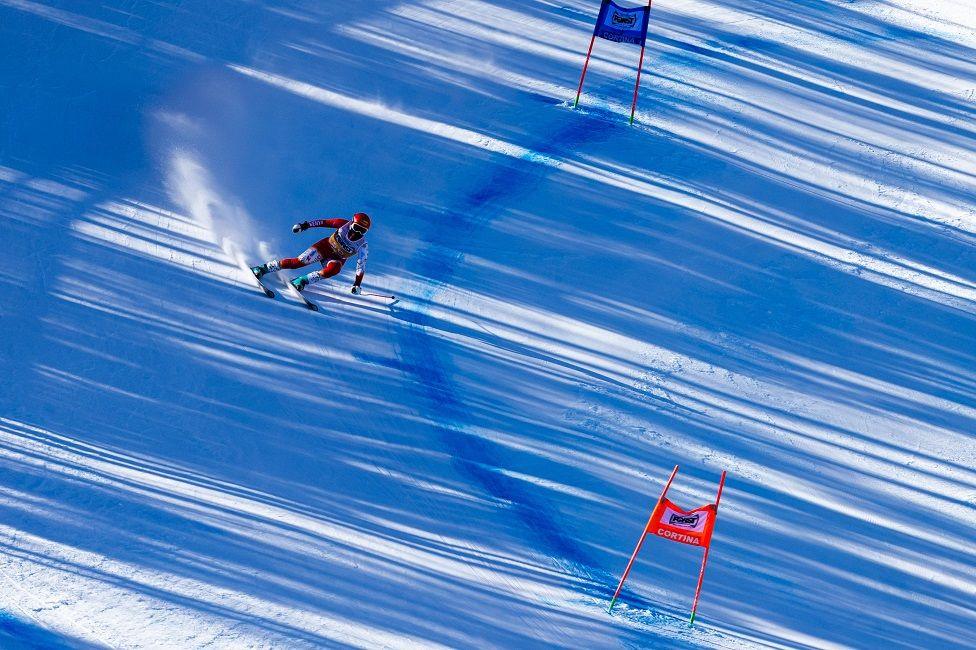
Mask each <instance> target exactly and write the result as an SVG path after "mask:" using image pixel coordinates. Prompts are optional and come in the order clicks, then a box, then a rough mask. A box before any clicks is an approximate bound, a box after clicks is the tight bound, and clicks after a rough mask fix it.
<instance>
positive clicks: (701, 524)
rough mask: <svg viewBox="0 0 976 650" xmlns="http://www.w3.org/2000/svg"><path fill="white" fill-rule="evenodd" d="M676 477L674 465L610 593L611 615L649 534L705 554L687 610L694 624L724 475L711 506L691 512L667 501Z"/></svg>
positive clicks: (609, 610) (676, 470) (676, 467)
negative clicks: (693, 594) (697, 549)
mask: <svg viewBox="0 0 976 650" xmlns="http://www.w3.org/2000/svg"><path fill="white" fill-rule="evenodd" d="M677 473H678V466H677V465H675V466H674V469H673V470H671V476H669V477H668V482H667V483H665V484H664V489H663V490H662V491H661V496H659V497H658V499H657V503H656V504H655V505H654V509H653V510H652V511H651V516H650V517H649V518H648V520H647V524H645V526H644V531H643V532H642V533H641V536H640V539H638V540H637V546H636V547H635V548H634V552H633V553H631V554H630V560H629V561H628V562H627V568H625V569H624V574H623V575H622V576H621V577H620V582H619V583H618V584H617V590H616V591H615V592H613V598H612V599H611V600H610V607H609V608H607V611H608V612H611V613H612V612H613V605H614V603H616V602H617V598H618V597H619V596H620V591H621V590H622V589H623V588H624V582H625V581H626V580H627V576H628V575H630V569H631V568H632V567H633V566H634V560H636V559H637V554H638V553H640V550H641V547H642V546H643V545H644V540H645V539H647V536H648V535H649V534H653V535H657V536H658V537H663V538H665V539H670V540H671V541H673V542H680V543H681V544H689V545H691V546H700V547H702V548H704V549H705V553H704V554H703V555H702V563H701V569H700V570H699V571H698V586H697V587H695V600H694V602H693V603H692V606H691V621H690V624H691V625H694V623H695V612H697V611H698V598H699V596H701V588H702V581H703V580H704V579H705V565H706V564H707V563H708V550H709V547H710V545H711V543H712V531H713V530H714V529H715V519H716V518H717V517H718V502H719V501H721V500H722V488H723V487H724V486H725V472H724V471H723V472H722V478H720V479H719V481H718V493H717V494H716V495H715V503H709V504H708V505H704V506H701V507H700V508H695V509H694V510H683V509H682V508H680V507H678V506H676V505H675V504H674V502H673V501H671V500H670V499H668V488H670V487H671V482H672V481H673V480H674V477H675V475H676V474H677Z"/></svg>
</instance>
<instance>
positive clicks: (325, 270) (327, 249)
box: [251, 212, 369, 295]
mask: <svg viewBox="0 0 976 650" xmlns="http://www.w3.org/2000/svg"><path fill="white" fill-rule="evenodd" d="M309 228H335V229H336V231H335V232H334V233H332V234H331V235H330V236H328V237H326V238H325V239H320V240H319V241H317V242H315V243H314V244H312V246H311V248H309V249H308V250H306V251H305V252H304V253H302V254H301V255H299V256H298V257H286V258H284V259H280V260H270V261H268V262H265V263H264V264H262V265H261V266H252V267H251V272H253V273H254V275H255V276H256V277H257V278H258V280H260V279H261V277H262V276H263V275H264V274H265V273H274V272H277V271H280V270H281V269H300V268H302V267H304V266H308V265H309V264H313V263H315V262H321V263H322V270H321V271H312V272H311V273H306V274H305V275H300V276H298V277H297V278H295V279H294V280H291V284H292V286H293V287H295V288H296V289H298V291H303V290H304V289H305V287H307V286H308V285H310V284H315V283H316V282H319V281H320V280H325V279H326V278H331V277H332V276H333V275H336V274H337V273H339V271H341V270H342V265H343V264H345V263H346V260H347V259H349V258H350V257H352V256H353V255H358V257H357V258H356V279H355V281H353V284H352V293H354V294H357V295H358V294H359V293H360V291H361V289H360V285H361V284H362V283H363V275H365V273H366V257H367V255H368V254H369V248H368V246H367V244H366V231H367V230H369V215H368V214H366V213H365V212H357V213H356V214H354V215H353V216H352V219H315V220H313V221H303V222H301V223H296V224H295V225H294V226H292V227H291V231H292V232H293V233H296V234H297V233H300V232H303V231H305V230H308V229H309Z"/></svg>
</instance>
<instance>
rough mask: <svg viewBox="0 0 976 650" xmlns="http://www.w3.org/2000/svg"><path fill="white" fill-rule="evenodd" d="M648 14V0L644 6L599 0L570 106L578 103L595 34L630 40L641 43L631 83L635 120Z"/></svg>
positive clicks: (632, 121)
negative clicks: (634, 76) (573, 100)
mask: <svg viewBox="0 0 976 650" xmlns="http://www.w3.org/2000/svg"><path fill="white" fill-rule="evenodd" d="M650 16H651V0H647V6H646V7H621V6H620V5H618V4H617V3H616V2H615V1H614V0H601V2H600V13H598V14H597V16H596V25H595V26H594V27H593V37H592V38H590V47H589V49H588V50H586V60H585V61H584V62H583V72H582V74H580V81H579V87H578V88H577V89H576V101H575V102H573V108H576V107H577V106H579V100H580V94H582V92H583V80H584V79H586V69H587V68H588V67H589V65H590V55H591V54H592V53H593V43H594V42H595V41H596V38H597V36H599V37H600V38H605V39H606V40H608V41H615V42H617V43H633V44H634V45H640V46H641V51H640V61H639V62H638V63H637V83H636V84H634V100H633V101H632V102H631V104H630V123H631V124H633V123H634V112H635V111H636V110H637V91H638V89H640V79H641V69H642V68H643V67H644V48H645V46H646V43H647V22H648V20H649V19H650Z"/></svg>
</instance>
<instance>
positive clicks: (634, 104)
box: [630, 0, 653, 126]
mask: <svg viewBox="0 0 976 650" xmlns="http://www.w3.org/2000/svg"><path fill="white" fill-rule="evenodd" d="M651 2H653V0H647V13H648V15H650V13H651ZM648 20H650V19H648ZM646 47H647V33H646V32H645V33H644V42H643V43H641V53H640V62H639V63H638V64H637V83H636V84H634V101H633V102H632V103H631V104H630V124H631V126H633V124H634V112H635V111H636V110H637V91H638V90H639V89H640V78H641V69H642V68H643V67H644V48H646Z"/></svg>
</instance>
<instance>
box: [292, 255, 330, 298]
mask: <svg viewBox="0 0 976 650" xmlns="http://www.w3.org/2000/svg"><path fill="white" fill-rule="evenodd" d="M341 270H342V261H341V260H328V261H327V262H323V263H322V270H321V271H313V272H311V273H306V274H305V275H302V276H300V277H297V278H295V279H294V280H292V281H291V283H292V284H293V285H295V288H296V289H298V290H299V291H302V290H303V289H305V287H307V286H308V285H310V284H315V283H316V282H320V281H322V280H325V279H326V278H331V277H332V276H333V275H335V274H336V273H338V272H339V271H341Z"/></svg>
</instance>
